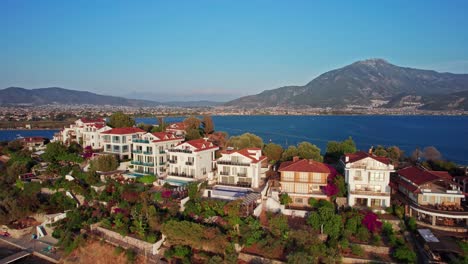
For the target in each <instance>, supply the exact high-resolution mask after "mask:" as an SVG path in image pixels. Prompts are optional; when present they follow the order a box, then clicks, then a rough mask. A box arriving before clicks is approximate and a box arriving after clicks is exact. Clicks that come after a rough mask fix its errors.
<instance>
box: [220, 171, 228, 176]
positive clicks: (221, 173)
mask: <svg viewBox="0 0 468 264" xmlns="http://www.w3.org/2000/svg"><path fill="white" fill-rule="evenodd" d="M219 175H223V176H229V172H226V171H220V172H219Z"/></svg>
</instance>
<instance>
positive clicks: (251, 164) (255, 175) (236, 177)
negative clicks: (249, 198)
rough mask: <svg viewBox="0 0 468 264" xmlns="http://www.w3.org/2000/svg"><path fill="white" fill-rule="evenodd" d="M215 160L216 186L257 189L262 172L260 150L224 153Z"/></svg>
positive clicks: (249, 149) (263, 157) (250, 149)
mask: <svg viewBox="0 0 468 264" xmlns="http://www.w3.org/2000/svg"><path fill="white" fill-rule="evenodd" d="M221 155H222V156H221V157H220V158H219V159H218V160H216V165H217V168H218V169H217V180H218V184H224V185H237V186H242V187H252V188H258V187H259V186H260V181H261V177H262V175H264V172H263V170H262V162H266V157H265V156H262V150H261V149H258V148H248V149H242V150H239V151H226V152H223V153H221Z"/></svg>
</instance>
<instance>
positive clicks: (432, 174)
mask: <svg viewBox="0 0 468 264" xmlns="http://www.w3.org/2000/svg"><path fill="white" fill-rule="evenodd" d="M397 173H398V175H400V176H401V177H404V178H406V179H408V180H410V181H411V182H413V183H414V184H416V185H421V184H424V183H427V182H431V181H435V180H451V179H452V176H450V174H448V172H441V171H429V170H426V169H424V168H421V167H416V166H412V167H407V168H404V169H401V170H398V172H397Z"/></svg>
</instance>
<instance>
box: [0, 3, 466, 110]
mask: <svg viewBox="0 0 468 264" xmlns="http://www.w3.org/2000/svg"><path fill="white" fill-rule="evenodd" d="M0 17H1V23H0V62H1V64H0V88H5V87H8V86H20V87H26V88H35V87H49V86H60V87H65V88H70V89H77V90H88V91H93V92H98V93H102V94H114V95H133V96H134V97H138V96H139V97H142V96H144V97H146V98H151V99H155V100H162V101H165V100H173V99H177V100H180V99H183V100H190V99H214V100H226V99H232V98H234V97H237V96H241V95H247V94H253V93H257V92H260V91H262V90H265V89H273V88H277V87H280V86H283V85H303V84H305V83H307V82H309V81H310V80H312V79H313V78H314V77H316V76H317V75H319V74H321V73H323V72H326V71H328V70H331V69H334V68H337V67H342V66H345V65H347V64H349V63H352V62H354V61H356V60H360V59H365V58H375V57H379V58H385V59H386V60H388V61H390V62H391V63H393V64H397V65H402V66H410V67H418V68H426V69H434V70H438V71H451V72H457V73H468V29H467V26H468V1H461V0H460V1H445V0H440V1H429V0H425V1H406V0H405V1H294V0H290V1H279V0H278V1H273V0H265V1H255V0H245V1H241V0H235V1H227V0H213V1H172V0H171V1H116V0H108V1H105V0H98V1H94V0H90V1H67V0H59V1H46V0H40V1H36V0H31V1H23V0H2V1H0Z"/></svg>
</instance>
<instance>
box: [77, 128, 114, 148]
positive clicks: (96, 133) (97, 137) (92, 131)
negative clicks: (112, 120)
mask: <svg viewBox="0 0 468 264" xmlns="http://www.w3.org/2000/svg"><path fill="white" fill-rule="evenodd" d="M111 129H112V128H111V127H110V126H107V125H102V124H92V125H89V126H86V127H84V130H83V131H82V135H83V147H88V146H89V147H91V148H92V149H102V148H103V147H104V145H102V144H101V133H102V132H106V131H109V130H111Z"/></svg>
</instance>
